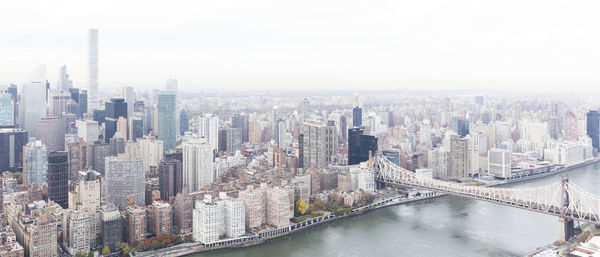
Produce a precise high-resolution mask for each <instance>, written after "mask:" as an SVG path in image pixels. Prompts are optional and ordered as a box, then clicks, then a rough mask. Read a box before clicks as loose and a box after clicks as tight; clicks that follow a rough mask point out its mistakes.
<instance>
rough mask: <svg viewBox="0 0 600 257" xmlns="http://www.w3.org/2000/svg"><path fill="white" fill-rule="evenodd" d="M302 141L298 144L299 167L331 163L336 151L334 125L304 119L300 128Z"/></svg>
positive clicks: (320, 165)
mask: <svg viewBox="0 0 600 257" xmlns="http://www.w3.org/2000/svg"><path fill="white" fill-rule="evenodd" d="M300 130H301V132H300V134H301V137H299V140H300V139H301V140H302V142H301V143H300V144H299V146H300V147H299V151H300V160H299V161H300V167H301V168H310V167H313V166H314V167H317V168H321V167H324V166H325V164H327V163H333V162H334V161H335V160H334V158H335V155H336V153H337V138H338V137H337V133H336V127H335V125H331V124H328V125H327V126H326V125H323V123H321V122H318V121H312V120H309V121H305V122H304V123H303V124H302V127H301V128H300Z"/></svg>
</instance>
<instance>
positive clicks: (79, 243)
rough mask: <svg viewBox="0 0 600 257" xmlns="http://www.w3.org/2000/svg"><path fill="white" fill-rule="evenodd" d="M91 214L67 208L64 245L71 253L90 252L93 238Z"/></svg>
mask: <svg viewBox="0 0 600 257" xmlns="http://www.w3.org/2000/svg"><path fill="white" fill-rule="evenodd" d="M92 217H93V216H91V215H90V214H88V213H85V212H80V211H74V210H71V209H69V210H67V212H66V214H65V216H64V221H63V226H64V227H63V242H62V244H63V246H64V248H65V249H66V250H67V252H68V253H69V254H71V255H73V256H74V255H75V254H77V253H78V252H89V251H90V245H91V243H92V238H93V239H95V238H96V236H95V235H92V231H93V230H92V224H93V222H94V221H93V220H92Z"/></svg>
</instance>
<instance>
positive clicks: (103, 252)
mask: <svg viewBox="0 0 600 257" xmlns="http://www.w3.org/2000/svg"><path fill="white" fill-rule="evenodd" d="M107 254H110V247H108V245H105V246H104V248H102V255H107Z"/></svg>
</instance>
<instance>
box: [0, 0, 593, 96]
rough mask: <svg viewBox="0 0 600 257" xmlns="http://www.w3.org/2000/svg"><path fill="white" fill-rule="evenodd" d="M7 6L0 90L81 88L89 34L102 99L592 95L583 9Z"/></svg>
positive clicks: (587, 18)
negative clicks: (122, 91)
mask: <svg viewBox="0 0 600 257" xmlns="http://www.w3.org/2000/svg"><path fill="white" fill-rule="evenodd" d="M161 3H163V2H161V1H131V2H130V1H127V2H121V1H103V2H95V3H93V4H90V3H87V2H79V1H58V2H36V3H35V6H36V8H31V7H30V6H31V3H26V2H14V3H11V4H10V5H9V6H5V7H4V8H3V9H2V10H0V23H1V24H3V26H0V35H2V37H1V38H2V40H0V56H2V59H1V60H0V83H2V84H8V83H17V84H20V83H23V82H25V81H26V79H27V78H28V76H29V75H30V73H31V71H32V70H33V69H34V68H36V67H37V66H38V65H41V64H44V65H46V67H47V77H48V79H49V81H50V83H51V84H53V85H54V84H55V83H56V80H57V77H58V76H57V75H58V68H59V67H60V66H62V65H66V66H67V71H68V73H69V75H70V78H71V79H72V80H73V83H74V86H75V87H82V88H85V87H87V79H86V76H87V75H86V74H87V73H86V69H87V62H86V54H87V47H86V44H87V29H89V28H97V29H98V30H99V62H100V68H99V73H100V74H99V78H100V79H99V80H100V90H101V91H104V90H107V89H109V88H112V87H118V86H134V87H136V88H147V89H150V88H162V87H163V86H164V83H165V79H166V78H168V77H172V78H177V79H178V80H179V88H180V89H181V90H183V91H190V92H200V91H202V90H226V91H236V90H254V89H256V90H261V89H276V88H282V89H291V90H309V91H310V90H321V89H324V90H361V89H363V90H364V89H378V90H384V89H404V88H409V89H410V90H417V89H434V90H440V89H441V90H446V89H478V88H490V89H513V90H531V91H554V92H556V91H560V90H564V89H566V88H568V89H569V91H586V90H588V89H590V88H593V87H596V86H598V85H599V84H600V77H598V76H597V73H598V70H599V68H600V53H599V52H598V50H597V49H598V47H597V46H598V45H599V43H600V35H599V34H598V33H597V28H598V27H599V25H600V18H599V17H598V15H597V14H596V13H595V10H598V8H593V6H596V7H600V3H599V2H594V1H581V2H571V1H570V2H567V1H544V2H539V3H538V2H534V1H493V2H490V1H486V2H477V1H462V0H461V1H451V2H447V1H439V0H432V1H417V2H414V1H409V2H398V1H381V2H372V1H343V2H342V1H339V2H322V1H308V2H301V3H290V2H281V1H252V2H242V1H239V2H238V1H217V2H202V1H181V2H174V3H169V4H168V5H166V4H165V5H161Z"/></svg>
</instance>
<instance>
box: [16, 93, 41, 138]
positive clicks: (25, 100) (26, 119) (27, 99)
mask: <svg viewBox="0 0 600 257" xmlns="http://www.w3.org/2000/svg"><path fill="white" fill-rule="evenodd" d="M19 117H20V120H21V122H20V123H19V124H21V127H22V128H24V129H25V130H27V133H28V134H29V135H30V136H34V135H36V134H37V133H36V127H37V121H38V120H40V118H43V117H46V83H45V82H34V83H29V84H25V85H23V86H22V87H21V104H19Z"/></svg>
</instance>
